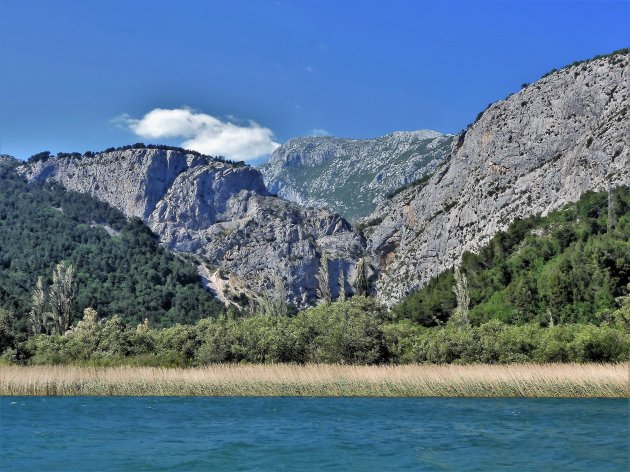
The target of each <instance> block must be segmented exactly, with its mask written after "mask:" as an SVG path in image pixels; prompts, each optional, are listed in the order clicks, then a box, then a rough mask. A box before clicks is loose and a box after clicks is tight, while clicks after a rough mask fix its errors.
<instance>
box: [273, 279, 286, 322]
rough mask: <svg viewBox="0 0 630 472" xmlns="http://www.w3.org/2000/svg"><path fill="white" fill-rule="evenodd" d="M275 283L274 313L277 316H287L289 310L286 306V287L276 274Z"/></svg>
mask: <svg viewBox="0 0 630 472" xmlns="http://www.w3.org/2000/svg"><path fill="white" fill-rule="evenodd" d="M274 285H275V293H274V296H275V302H276V303H275V310H274V311H275V313H274V314H275V315H277V316H287V313H288V312H289V309H288V306H287V289H286V287H285V286H284V283H283V282H282V278H280V276H276V278H275V280H274Z"/></svg>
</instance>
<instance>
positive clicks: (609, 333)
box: [0, 297, 630, 367]
mask: <svg viewBox="0 0 630 472" xmlns="http://www.w3.org/2000/svg"><path fill="white" fill-rule="evenodd" d="M629 315H630V299H628V300H627V305H626V306H625V307H624V308H622V309H621V310H620V311H619V313H617V314H616V315H615V316H614V317H613V318H615V319H616V320H617V321H615V322H611V323H605V324H602V325H601V326H594V325H591V324H566V325H556V326H553V327H547V328H545V327H541V326H540V325H539V324H536V323H528V324H525V325H508V324H505V323H502V322H501V321H498V320H493V321H490V322H488V323H484V324H482V325H480V326H476V327H461V326H457V325H455V324H451V323H447V324H446V325H445V326H442V327H438V328H425V327H422V326H419V325H417V324H415V323H413V322H411V321H409V320H403V321H399V322H393V321H392V320H391V319H390V317H389V315H388V313H387V312H386V311H385V310H384V309H383V308H382V307H381V306H380V305H379V304H378V302H377V301H376V300H374V299H371V298H366V297H354V298H352V299H350V300H347V301H343V302H335V303H332V304H330V305H320V306H318V307H314V308H309V309H307V310H304V311H302V312H300V313H299V314H297V315H296V316H294V317H290V316H277V315H256V316H247V317H241V318H238V317H234V316H230V315H224V316H221V317H219V318H218V319H211V318H207V319H203V320H201V321H199V322H197V323H196V324H194V325H175V326H172V327H169V328H162V329H154V328H151V327H150V326H149V325H147V324H140V325H138V326H125V324H124V323H123V321H122V320H121V319H120V318H119V317H113V318H110V319H108V320H99V319H98V318H97V317H96V316H95V313H94V312H92V311H90V310H88V311H87V312H86V316H85V317H84V319H83V320H82V321H81V322H79V323H78V325H77V326H76V327H75V328H74V329H73V330H72V331H70V332H68V333H66V334H65V335H56V334H55V335H37V336H34V337H31V338H29V339H28V341H26V342H24V343H21V344H19V345H18V349H17V350H16V349H9V350H7V351H6V352H5V355H4V357H5V359H7V358H9V359H11V360H15V359H17V360H21V361H23V362H25V363H29V364H78V365H104V366H107V365H121V364H122V365H153V366H172V367H173V366H203V365H207V364H212V363H220V362H248V363H278V362H296V363H314V362H316V363H342V364H382V363H416V362H417V363H513V362H589V361H590V362H610V361H613V362H615V361H623V360H627V359H629V354H630V334H629V333H628V332H627V330H624V321H623V317H624V316H625V317H626V318H625V319H626V321H627V320H628V319H630V317H629ZM0 325H1V323H0ZM625 326H627V323H626V324H625Z"/></svg>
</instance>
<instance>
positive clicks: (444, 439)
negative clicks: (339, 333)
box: [0, 397, 630, 472]
mask: <svg viewBox="0 0 630 472" xmlns="http://www.w3.org/2000/svg"><path fill="white" fill-rule="evenodd" d="M628 406H629V403H628V401H626V400H561V399H558V400H556V399H436V398H418V399H365V398H331V399H324V398H121V397H112V398H95V397H74V398H67V397H65V398H64V397H61V398H45V397H0V470H2V471H7V472H8V471H20V472H27V471H54V472H57V471H141V470H152V471H171V470H172V471H175V470H176V471H211V470H219V471H224V470H287V471H294V470H295V471H308V470H327V471H328V470H333V471H334V470H357V471H372V470H373V471H388V470H414V471H416V470H427V471H428V470H436V471H438V470H456V471H462V470H492V471H494V470H518V471H528V470H531V471H541V470H553V471H561V470H567V471H580V470H584V471H599V470H611V471H612V470H614V471H617V470H619V471H627V470H628V467H629V447H630V446H629V442H628V441H629V412H628Z"/></svg>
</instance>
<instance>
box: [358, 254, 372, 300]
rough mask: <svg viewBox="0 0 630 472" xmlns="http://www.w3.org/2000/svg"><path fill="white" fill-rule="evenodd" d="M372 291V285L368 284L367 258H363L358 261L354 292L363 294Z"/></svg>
mask: <svg viewBox="0 0 630 472" xmlns="http://www.w3.org/2000/svg"><path fill="white" fill-rule="evenodd" d="M369 291H370V287H369V285H368V278H367V265H366V264H365V259H364V258H361V259H359V261H358V262H357V278H356V279H355V281H354V292H355V293H356V294H357V295H359V296H361V295H368V294H369Z"/></svg>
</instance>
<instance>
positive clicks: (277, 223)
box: [19, 147, 364, 306]
mask: <svg viewBox="0 0 630 472" xmlns="http://www.w3.org/2000/svg"><path fill="white" fill-rule="evenodd" d="M19 171H20V172H21V173H22V175H24V176H25V177H26V178H27V179H28V180H30V181H32V180H47V181H55V182H58V183H60V184H62V185H63V186H64V187H65V188H67V189H70V190H75V191H78V192H82V193H88V194H90V195H92V196H94V197H96V198H97V199H99V200H102V201H106V202H107V203H110V204H111V205H113V206H114V207H115V208H117V209H119V210H121V211H122V212H123V213H124V214H125V215H127V216H135V217H138V218H141V219H142V220H143V221H144V222H145V223H147V224H148V226H149V227H150V228H151V229H152V230H153V231H154V232H155V233H156V234H157V235H158V236H159V237H160V240H161V242H162V243H163V244H164V245H165V246H166V247H167V248H169V249H171V250H172V251H174V252H181V253H189V254H193V255H195V256H196V257H197V258H198V264H199V269H200V273H202V272H203V273H206V272H207V270H211V272H213V273H218V272H219V271H220V272H221V274H224V273H225V274H227V275H225V276H226V277H228V278H229V279H232V281H231V283H228V284H220V285H221V286H215V285H213V284H212V281H211V280H206V281H205V282H206V283H207V284H208V286H209V288H211V289H212V290H214V291H222V290H225V289H228V290H230V289H232V288H233V289H234V291H233V292H231V293H221V297H222V298H224V299H228V300H240V299H242V298H243V296H245V297H250V296H253V295H254V294H256V293H261V292H267V293H274V292H275V287H276V286H277V284H278V279H279V280H280V283H281V284H282V285H283V286H284V287H285V289H286V291H287V296H288V299H289V301H291V302H292V303H294V304H295V305H297V306H304V305H306V304H308V303H309V302H311V301H312V300H313V299H314V298H315V297H316V290H317V286H318V282H317V280H316V278H315V274H316V273H317V271H318V270H319V266H320V261H321V260H322V255H323V253H326V254H328V256H329V257H328V260H329V261H330V266H331V267H330V268H329V269H330V271H331V272H332V273H333V274H334V275H335V276H336V275H337V271H339V270H340V269H342V268H343V272H344V274H346V277H348V285H350V283H349V278H350V277H352V273H353V268H354V265H355V264H356V259H357V257H356V255H357V254H360V253H362V251H363V248H364V242H363V240H362V238H361V236H360V235H358V234H357V233H356V232H355V231H354V230H353V229H352V227H351V226H350V224H349V223H347V222H346V221H345V220H344V219H343V218H341V217H340V216H338V215H335V214H333V213H331V212H329V211H327V210H322V209H302V208H299V207H298V206H297V205H295V204H292V203H290V202H286V201H284V200H282V199H279V198H276V197H274V196H272V195H271V194H270V193H269V192H268V191H267V190H266V188H265V185H264V182H263V180H262V176H261V175H260V173H259V172H258V171H257V170H256V169H254V168H252V167H249V166H244V165H239V164H238V163H237V164H236V165H235V164H234V163H230V162H225V161H222V160H214V159H209V158H208V157H207V156H200V155H196V154H192V153H185V151H180V150H172V149H151V148H139V147H138V148H133V147H130V148H126V149H124V150H114V151H109V152H103V153H100V154H97V155H94V156H91V157H86V158H82V157H77V156H72V155H66V156H63V157H60V158H53V159H47V160H44V161H37V162H32V163H31V164H24V165H23V166H22V167H20V168H19ZM331 280H335V281H336V280H337V279H336V278H335V279H332V278H331ZM331 290H332V291H333V292H336V288H335V286H331Z"/></svg>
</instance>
